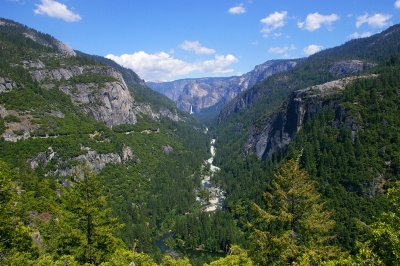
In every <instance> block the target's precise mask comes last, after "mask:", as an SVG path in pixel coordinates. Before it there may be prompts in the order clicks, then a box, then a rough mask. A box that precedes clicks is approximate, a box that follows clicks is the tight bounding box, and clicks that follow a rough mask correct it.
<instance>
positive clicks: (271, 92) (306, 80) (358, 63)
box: [216, 25, 400, 154]
mask: <svg viewBox="0 0 400 266" xmlns="http://www.w3.org/2000/svg"><path fill="white" fill-rule="evenodd" d="M399 40H400V26H399V25H395V26H392V27H390V28H388V29H387V30H385V31H383V32H382V33H379V34H376V35H373V36H371V37H368V38H363V39H356V40H351V41H349V42H347V43H345V44H343V45H342V46H338V47H334V48H331V49H327V50H324V51H322V52H319V53H317V54H314V55H312V56H310V57H308V58H307V59H305V60H304V61H302V63H301V64H299V65H297V66H296V67H294V68H293V69H292V70H290V71H288V72H284V73H281V74H276V75H273V76H271V77H269V78H267V79H266V80H264V81H262V82H260V83H258V84H256V85H255V86H253V87H252V88H250V89H248V90H247V91H245V92H243V93H241V94H240V95H238V96H237V97H236V98H235V99H233V100H232V101H231V102H230V103H229V104H228V105H227V106H226V107H225V108H224V109H223V110H222V111H221V112H220V114H219V116H218V119H217V120H218V121H217V122H216V125H217V126H216V128H217V132H218V133H217V134H218V135H219V136H220V142H219V143H220V145H221V148H222V149H224V152H223V153H224V154H230V153H235V152H236V153H237V152H241V151H243V146H244V144H245V142H246V140H247V138H248V137H249V136H250V135H251V134H252V132H253V131H259V130H260V129H261V128H263V127H264V126H265V125H266V120H268V117H269V115H270V114H271V113H273V112H274V111H276V110H277V109H278V108H280V107H281V106H282V103H283V102H284V101H286V100H287V98H288V97H289V95H290V93H292V92H293V91H296V90H300V89H305V88H307V87H310V86H314V85H318V84H323V83H326V82H329V81H332V80H337V79H340V78H343V77H347V76H353V75H356V74H358V73H362V72H363V71H366V70H368V69H370V68H372V67H374V66H376V65H377V64H379V63H381V62H385V61H387V60H390V57H391V56H393V55H395V54H396V53H398V52H399V49H400V47H399Z"/></svg>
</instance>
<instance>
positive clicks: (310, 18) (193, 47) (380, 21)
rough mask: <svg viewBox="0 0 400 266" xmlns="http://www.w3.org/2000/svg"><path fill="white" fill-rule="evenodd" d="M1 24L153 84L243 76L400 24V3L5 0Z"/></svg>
mask: <svg viewBox="0 0 400 266" xmlns="http://www.w3.org/2000/svg"><path fill="white" fill-rule="evenodd" d="M0 16H1V17H5V18H9V19H13V20H16V21H18V22H20V23H23V24H26V25H28V26H29V27H32V28H35V29H37V30H40V31H42V32H45V33H49V34H51V35H53V36H55V37H56V38H58V39H60V40H61V41H63V42H65V43H67V44H68V45H69V46H71V47H72V48H74V49H76V50H80V51H83V52H86V53H89V54H97V55H102V56H107V57H108V58H111V59H113V60H115V61H116V62H118V63H120V64H122V65H124V66H126V67H129V68H132V69H133V70H134V71H136V72H137V73H138V74H139V75H140V76H141V77H142V78H144V79H146V80H152V81H164V80H174V79H180V78H187V77H203V76H232V75H240V74H242V73H245V72H248V71H250V70H251V69H253V68H254V66H255V65H257V64H260V63H263V62H265V61H267V60H270V59H280V58H298V57H304V56H307V55H309V54H312V53H315V52H317V51H319V50H321V49H325V48H330V47H333V46H337V45H340V44H342V43H344V42H346V41H348V40H350V39H351V38H357V37H365V36H369V35H371V34H374V33H378V32H380V31H382V30H384V29H385V28H387V27H388V26H390V25H393V24H396V23H399V21H400V0H279V1H277V0H243V1H228V0H226V1H225V0H196V1H195V0H192V1H189V0H158V1H156V0H142V1H139V0H113V1H106V0H96V1H93V0H92V1H90V0H0Z"/></svg>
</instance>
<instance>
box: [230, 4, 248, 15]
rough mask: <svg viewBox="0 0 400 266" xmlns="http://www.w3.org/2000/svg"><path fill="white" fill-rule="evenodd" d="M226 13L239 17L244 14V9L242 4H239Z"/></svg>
mask: <svg viewBox="0 0 400 266" xmlns="http://www.w3.org/2000/svg"><path fill="white" fill-rule="evenodd" d="M228 12H229V13H231V14H232V15H240V14H244V13H246V8H245V7H244V6H243V5H242V4H240V5H237V6H234V7H231V8H229V9H228Z"/></svg>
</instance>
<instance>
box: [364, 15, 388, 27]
mask: <svg viewBox="0 0 400 266" xmlns="http://www.w3.org/2000/svg"><path fill="white" fill-rule="evenodd" d="M391 17H392V15H388V14H383V13H375V14H373V15H369V14H368V13H366V14H364V15H362V16H359V17H357V21H356V27H357V28H359V27H361V26H362V25H363V24H368V25H369V26H370V27H373V28H383V27H386V26H387V25H389V20H390V18H391Z"/></svg>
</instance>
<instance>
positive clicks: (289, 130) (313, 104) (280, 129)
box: [244, 75, 375, 159]
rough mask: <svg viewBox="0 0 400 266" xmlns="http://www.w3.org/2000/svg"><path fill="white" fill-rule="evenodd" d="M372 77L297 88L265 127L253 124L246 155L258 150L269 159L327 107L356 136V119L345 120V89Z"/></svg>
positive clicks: (269, 117)
mask: <svg viewBox="0 0 400 266" xmlns="http://www.w3.org/2000/svg"><path fill="white" fill-rule="evenodd" d="M374 77H375V76H374V75H370V76H355V77H347V78H343V79H339V80H334V81H330V82H327V83H324V84H320V85H316V86H312V87H309V88H306V89H303V90H298V91H295V92H293V93H292V94H291V96H290V97H289V99H288V101H287V103H285V104H284V105H283V106H282V108H281V109H280V110H279V111H277V112H275V113H273V114H272V115H270V116H268V118H267V119H266V121H264V123H263V127H262V128H257V127H253V128H252V129H251V132H250V134H249V137H248V139H247V142H246V144H245V146H244V152H245V154H250V153H254V154H256V155H257V157H259V158H260V159H267V158H269V157H270V156H271V155H272V154H274V153H275V152H277V151H280V150H282V149H285V148H286V146H287V145H288V144H289V143H290V141H291V140H292V138H293V137H294V135H295V134H296V133H297V132H298V131H299V130H300V129H301V128H302V127H303V125H304V123H305V122H306V121H307V120H309V119H311V118H312V117H314V115H315V114H316V113H317V112H318V111H319V110H321V109H322V108H323V107H332V108H334V109H335V110H336V113H337V119H338V120H340V121H341V122H344V124H346V125H348V126H349V127H350V128H351V129H352V134H353V138H354V136H355V134H356V131H357V130H358V128H357V125H356V123H354V121H342V120H343V119H344V117H345V115H344V114H345V113H346V110H344V109H343V108H342V107H340V106H339V105H338V101H337V100H338V99H339V98H340V96H341V91H342V90H343V89H344V88H345V87H346V85H348V84H349V83H352V82H354V81H355V80H357V79H361V78H374Z"/></svg>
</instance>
